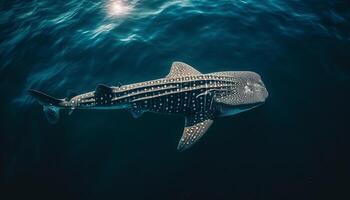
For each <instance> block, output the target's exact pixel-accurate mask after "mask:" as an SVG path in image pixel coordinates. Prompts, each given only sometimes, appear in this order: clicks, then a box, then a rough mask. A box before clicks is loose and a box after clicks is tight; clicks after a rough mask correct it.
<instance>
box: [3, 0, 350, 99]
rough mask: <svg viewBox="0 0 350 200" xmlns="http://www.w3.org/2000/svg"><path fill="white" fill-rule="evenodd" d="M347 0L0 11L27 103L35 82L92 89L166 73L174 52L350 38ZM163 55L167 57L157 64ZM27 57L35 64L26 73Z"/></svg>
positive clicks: (241, 54) (19, 5) (119, 3)
mask: <svg viewBox="0 0 350 200" xmlns="http://www.w3.org/2000/svg"><path fill="white" fill-rule="evenodd" d="M340 5H341V1H339V2H338V1H334V2H327V1H324V2H323V1H322V2H319V4H318V7H317V9H316V8H314V7H315V6H314V4H311V3H308V2H305V1H301V0H296V1H281V0H269V1H256V0H235V1H232V0H230V1H228V0H223V1H199V0H174V1H160V0H152V1H141V0H130V1H126V0H105V1H91V0H79V1H78V0H69V1H68V0H65V1H54V2H53V1H49V0H32V1H11V2H10V3H6V4H4V5H3V6H2V8H1V11H0V28H1V36H2V37H1V38H0V51H1V54H0V55H1V57H0V58H1V60H0V70H1V73H5V72H8V71H12V70H18V73H25V74H18V76H21V77H26V78H23V79H22V82H20V83H15V84H16V85H18V88H19V89H18V97H17V98H16V100H15V102H16V103H19V102H21V103H22V104H23V105H24V104H26V103H25V102H28V99H27V95H26V90H27V89H28V88H30V87H35V88H41V89H44V90H47V91H52V92H55V91H61V90H64V88H67V87H69V88H72V87H75V88H77V89H82V90H83V89H84V88H85V90H86V89H93V84H95V83H98V82H102V81H101V80H104V81H105V82H109V83H113V82H115V79H125V77H123V76H122V75H121V74H129V75H128V76H129V77H128V78H131V79H129V80H132V78H134V79H135V80H138V79H140V78H141V77H142V76H141V75H138V73H137V72H138V70H139V69H140V68H143V69H144V70H149V71H150V72H148V73H149V74H148V75H150V76H152V74H153V76H156V75H158V76H159V75H160V74H162V73H165V71H166V70H167V68H168V65H169V64H170V63H171V61H173V60H175V59H183V60H190V59H197V60H202V58H203V56H212V57H213V58H212V59H213V61H214V59H216V61H217V60H219V59H220V60H224V58H226V59H227V58H231V57H232V60H233V59H234V60H240V59H242V60H243V59H246V58H247V57H249V55H253V54H255V53H257V52H260V53H263V54H266V47H267V46H268V47H269V48H268V51H269V52H270V54H271V55H272V54H275V55H276V54H278V53H279V52H281V50H280V49H281V48H282V46H283V45H284V43H283V40H291V39H298V38H303V37H314V36H319V37H325V38H334V39H336V40H339V41H347V42H349V38H350V37H349V33H348V32H347V31H346V30H347V29H346V27H347V25H346V24H347V19H348V18H349V13H345V12H338V10H339V9H338V8H339V6H340ZM214 49H215V50H214ZM225 56H226V57H225ZM127 58H128V59H127ZM157 58H162V59H161V61H158V64H157ZM207 59H208V62H210V58H207ZM28 60H31V61H30V63H31V65H30V66H28V67H26V70H25V71H23V72H21V67H23V66H25V65H27V63H26V62H28ZM225 63H233V62H229V61H226V62H225ZM160 67H161V68H160ZM154 71H158V72H159V74H154V73H151V72H154ZM7 80H8V81H10V82H11V80H10V79H7ZM53 80H55V81H53ZM77 85H79V87H77Z"/></svg>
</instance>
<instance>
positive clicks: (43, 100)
mask: <svg viewBox="0 0 350 200" xmlns="http://www.w3.org/2000/svg"><path fill="white" fill-rule="evenodd" d="M28 92H29V94H30V95H31V96H32V97H33V98H34V99H35V100H37V101H38V103H39V104H40V105H42V106H43V111H44V114H45V117H46V119H47V120H48V121H49V122H50V123H51V124H55V123H57V122H58V120H59V118H60V107H61V106H62V103H63V102H64V100H63V99H57V98H54V97H52V96H49V95H47V94H44V93H42V92H40V91H37V90H33V89H30V90H28Z"/></svg>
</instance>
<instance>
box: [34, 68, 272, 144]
mask: <svg viewBox="0 0 350 200" xmlns="http://www.w3.org/2000/svg"><path fill="white" fill-rule="evenodd" d="M29 93H30V95H31V96H33V97H34V98H35V99H36V100H37V101H38V102H39V103H40V104H41V105H43V110H44V113H45V116H46V118H47V119H48V121H49V122H50V123H56V122H57V121H58V119H59V111H60V109H67V110H68V112H69V114H71V113H72V112H73V110H74V109H128V110H130V112H131V113H132V115H133V116H134V117H135V118H138V117H140V116H141V115H142V113H144V112H147V111H148V112H155V113H165V114H180V115H184V116H185V128H184V131H183V135H182V137H181V139H180V141H179V144H178V147H177V149H178V150H185V149H188V148H189V147H191V146H192V145H193V144H195V143H196V142H197V141H198V140H199V139H200V138H201V137H202V136H203V134H204V133H205V132H206V131H207V130H208V128H209V127H210V126H211V125H212V124H213V120H214V119H215V118H217V117H221V116H228V115H235V114H238V113H240V112H243V111H246V110H249V109H252V108H254V107H256V106H258V105H261V104H262V103H264V102H265V100H266V98H267V97H268V92H267V90H266V88H265V85H264V83H263V82H262V81H261V78H260V76H259V75H258V74H256V73H254V72H249V71H227V72H214V73H209V74H202V73H200V72H199V71H197V70H196V69H194V68H193V67H191V66H189V65H187V64H185V63H182V62H174V63H173V64H172V66H171V70H170V73H169V74H168V75H167V76H166V77H165V78H161V79H157V80H151V81H146V82H140V83H135V84H130V85H122V86H118V87H115V86H112V87H109V86H106V85H102V84H100V85H98V86H97V87H96V90H95V91H92V92H88V93H84V94H80V95H77V96H74V97H72V98H65V99H57V98H54V97H51V96H49V95H46V94H44V93H42V92H39V91H36V90H32V89H31V90H29Z"/></svg>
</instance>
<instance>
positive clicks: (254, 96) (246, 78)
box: [215, 71, 269, 116]
mask: <svg viewBox="0 0 350 200" xmlns="http://www.w3.org/2000/svg"><path fill="white" fill-rule="evenodd" d="M222 73H225V74H226V75H228V76H231V77H233V78H234V79H235V80H236V84H235V87H232V90H229V91H227V92H224V93H222V94H220V95H218V96H216V98H215V101H216V102H217V103H218V106H219V111H220V115H221V116H226V115H234V114H238V113H240V112H243V111H246V110H250V109H252V108H255V107H257V106H259V105H261V104H263V103H264V102H265V101H266V99H267V97H268V96H269V93H268V91H267V89H266V87H265V84H264V83H263V81H262V80H261V77H260V76H259V75H258V74H257V73H255V72H249V71H235V72H222Z"/></svg>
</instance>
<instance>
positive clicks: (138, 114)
mask: <svg viewBox="0 0 350 200" xmlns="http://www.w3.org/2000/svg"><path fill="white" fill-rule="evenodd" d="M130 112H131V115H132V116H133V117H134V118H135V119H137V118H140V117H141V116H142V114H143V113H144V112H146V110H138V109H131V110H130Z"/></svg>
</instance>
